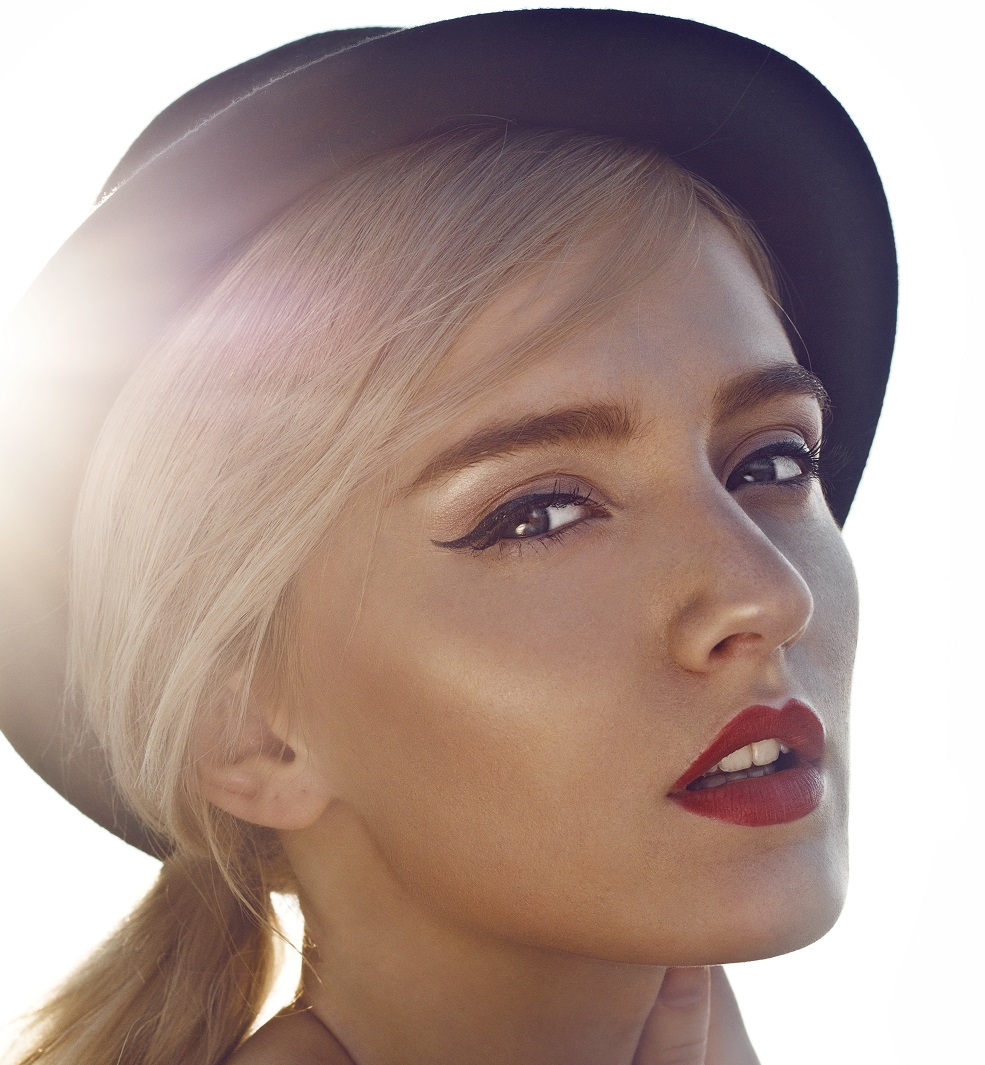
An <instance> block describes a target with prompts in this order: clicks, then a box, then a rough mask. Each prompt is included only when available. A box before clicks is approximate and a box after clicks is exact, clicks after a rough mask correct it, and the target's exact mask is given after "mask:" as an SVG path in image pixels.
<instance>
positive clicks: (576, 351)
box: [450, 219, 795, 419]
mask: <svg viewBox="0 0 985 1065" xmlns="http://www.w3.org/2000/svg"><path fill="white" fill-rule="evenodd" d="M581 269H583V267H582V266H580V265H578V264H575V265H573V266H572V267H571V268H570V269H569V270H568V271H567V272H566V271H563V270H562V271H560V272H559V274H558V277H557V279H556V284H557V287H556V289H554V290H548V291H544V289H543V286H542V285H539V286H538V287H536V288H535V286H534V283H533V282H529V283H526V284H522V285H518V286H517V287H516V288H515V289H514V290H511V291H509V292H507V293H506V294H505V295H504V296H503V297H501V298H500V299H499V300H498V301H497V302H496V303H495V304H494V305H492V306H491V307H489V308H488V309H487V310H486V311H485V312H484V313H483V314H481V315H480V316H479V318H478V319H477V320H476V321H475V322H474V323H473V325H472V326H471V327H470V329H469V330H468V332H467V333H466V335H465V336H464V338H463V339H462V341H461V342H460V343H459V344H458V345H457V347H456V350H455V351H454V352H453V353H452V356H451V360H450V361H451V363H452V364H453V365H455V366H456V368H457V370H458V371H459V372H464V373H468V370H469V368H470V367H472V368H473V369H476V370H478V368H479V367H481V366H482V365H483V363H484V362H486V361H488V360H490V359H492V358H494V357H495V353H496V352H497V351H499V350H502V349H503V347H505V346H508V345H511V344H516V343H518V342H519V341H520V339H521V338H522V337H523V336H524V335H531V334H535V333H536V332H537V331H538V330H539V329H542V328H543V326H544V324H545V322H549V320H550V318H551V315H552V312H553V311H554V309H555V306H556V304H557V303H558V302H559V301H560V300H561V299H562V298H563V297H565V296H567V294H568V293H567V292H564V290H565V288H566V287H567V286H571V287H576V286H577V284H578V281H579V274H578V272H579V271H580V270H581ZM794 363H795V359H794V355H793V352H792V349H791V347H790V343H789V341H788V339H787V336H786V333H785V331H784V329H783V327H782V325H781V323H780V320H779V317H778V312H777V310H776V308H775V307H774V305H773V302H772V300H771V299H770V297H769V296H768V295H767V294H766V292H765V291H764V289H763V286H762V285H761V283H760V281H759V279H758V277H757V275H756V273H755V271H754V270H753V269H752V267H751V266H750V265H749V263H748V261H747V259H746V258H745V256H744V255H743V253H742V251H741V249H740V248H739V247H738V245H737V244H736V243H735V241H734V240H733V239H732V238H731V237H730V235H729V234H728V232H727V231H726V230H725V229H724V228H723V227H722V226H721V225H719V224H718V223H715V222H712V221H711V220H708V219H705V220H703V221H702V224H701V226H700V228H699V229H698V230H697V231H696V232H695V233H694V234H693V235H692V237H691V238H690V239H689V240H688V241H687V243H686V244H685V245H684V246H683V247H682V248H681V249H680V251H679V253H678V254H677V255H675V256H674V257H673V259H672V260H671V261H669V262H667V263H665V264H664V265H663V266H662V267H661V268H660V269H659V270H658V271H657V272H656V273H655V274H653V275H652V276H651V277H649V278H648V279H646V280H645V281H644V282H643V283H642V285H640V286H639V287H638V288H636V289H634V290H633V291H632V292H631V293H630V294H627V295H626V297H625V298H623V299H621V300H620V301H618V302H617V303H616V304H615V305H614V306H613V307H612V308H611V309H610V310H609V311H608V312H607V313H605V314H604V315H602V316H601V318H600V319H599V320H598V321H596V322H595V323H594V324H593V325H592V326H591V328H589V329H588V330H586V331H585V332H584V333H582V334H581V335H579V336H575V337H573V338H569V339H568V340H566V341H565V342H564V343H562V344H560V345H559V346H558V347H557V348H556V349H552V350H550V351H549V352H548V353H547V354H544V355H543V356H540V357H534V358H533V359H531V360H530V361H529V363H528V364H526V365H525V366H524V367H523V368H522V369H521V370H520V371H519V372H518V373H517V374H516V375H515V376H513V377H512V378H511V379H510V380H508V381H506V382H504V383H503V384H502V386H501V387H498V388H496V389H495V390H493V391H492V392H491V393H490V394H487V395H484V396H483V397H481V398H480V399H479V400H478V402H477V403H476V405H475V415H476V417H487V416H492V417H501V416H514V417H515V416H516V414H517V413H518V412H522V411H525V410H529V411H531V412H536V411H537V410H540V409H550V408H551V407H557V406H558V405H561V404H563V405H569V404H578V403H590V402H597V401H598V400H600V399H608V400H616V401H620V402H622V403H624V404H626V405H628V406H631V407H633V408H638V409H641V410H642V411H643V412H647V411H650V412H652V414H653V415H655V416H658V417H659V416H661V415H662V416H663V417H665V418H666V417H668V416H669V415H670V414H671V413H672V414H673V415H675V416H680V415H683V414H686V415H687V417H689V418H692V419H693V418H698V419H703V418H705V417H706V416H708V415H709V413H710V411H711V410H712V409H713V407H714V404H715V398H716V396H717V395H720V393H721V390H722V388H723V387H725V386H726V385H727V383H728V382H729V381H730V380H732V379H734V378H737V377H741V376H742V375H744V374H748V373H751V372H754V371H757V370H763V369H769V368H772V367H776V366H785V365H791V364H794Z"/></svg>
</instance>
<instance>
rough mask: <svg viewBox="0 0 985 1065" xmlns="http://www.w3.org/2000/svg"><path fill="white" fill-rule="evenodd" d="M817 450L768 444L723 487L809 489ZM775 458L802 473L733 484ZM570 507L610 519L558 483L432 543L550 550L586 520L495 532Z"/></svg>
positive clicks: (585, 496) (583, 494)
mask: <svg viewBox="0 0 985 1065" xmlns="http://www.w3.org/2000/svg"><path fill="white" fill-rule="evenodd" d="M820 450H821V445H820V443H818V444H816V445H815V446H814V447H808V446H807V444H805V443H804V442H803V441H801V440H791V439H788V440H779V441H777V442H776V443H773V444H767V445H766V446H765V447H761V448H759V449H757V450H756V451H754V452H752V453H751V454H749V455H747V456H746V457H745V458H744V459H743V460H742V462H741V463H739V465H738V466H736V467H735V469H734V470H732V472H731V473H730V474H729V476H728V477H727V478H726V481H725V487H726V488H727V489H728V491H730V492H734V491H736V490H737V489H739V488H742V487H745V486H746V485H749V486H756V485H760V486H761V485H764V484H765V485H769V486H770V487H782V488H804V487H806V486H809V485H810V483H811V482H813V481H815V480H816V479H817V477H818V468H819V455H820ZM778 458H792V459H795V460H796V461H797V462H799V463H800V465H801V473H799V474H798V475H797V476H795V477H786V478H784V479H782V480H775V481H747V482H739V483H734V478H735V477H736V475H737V474H740V473H741V472H742V470H744V469H747V468H748V467H749V466H750V465H751V464H752V463H754V462H758V461H761V460H763V459H778ZM570 506H584V507H590V508H591V510H592V511H593V513H592V514H591V515H590V516H591V517H600V518H605V517H608V516H609V513H608V511H607V510H606V509H605V508H604V507H603V506H602V505H601V504H600V503H597V502H596V501H595V499H594V497H593V496H592V493H591V489H589V490H588V491H578V490H574V491H572V490H570V489H563V488H562V487H561V483H560V481H555V482H554V487H553V488H552V489H551V491H550V492H532V493H530V494H529V495H524V496H518V497H517V498H516V499H511V500H508V501H507V502H506V503H502V504H501V505H500V506H498V507H496V509H495V510H493V511H492V512H491V513H490V514H488V515H486V517H484V518H483V519H482V520H481V521H480V522H479V524H478V525H476V527H475V528H474V529H472V530H471V532H468V533H466V534H465V536H462V537H460V538H459V539H457V540H448V541H441V540H433V541H432V543H434V544H435V545H436V546H437V547H448V548H451V549H453V550H469V551H471V552H472V553H473V554H480V553H481V552H483V551H486V550H488V549H489V548H490V547H496V546H498V547H499V549H500V550H501V551H504V550H516V551H522V550H523V549H524V548H525V547H527V546H533V545H536V546H539V547H545V548H546V547H550V546H551V545H552V544H555V543H557V542H558V541H560V540H561V539H563V538H564V536H565V535H567V533H569V532H570V531H571V530H572V529H574V528H576V527H577V526H579V525H581V524H582V523H583V522H584V521H585V520H587V519H585V518H581V519H578V520H577V521H572V522H569V523H567V524H565V525H562V526H561V527H560V528H559V529H554V530H550V531H547V532H544V533H542V534H539V535H535V536H529V537H519V536H504V535H497V533H500V534H501V533H502V532H503V531H504V527H505V528H506V529H508V528H510V527H512V528H513V529H516V528H518V527H519V526H520V525H522V524H524V522H523V518H524V516H529V515H530V512H531V511H533V510H551V509H553V508H560V507H570Z"/></svg>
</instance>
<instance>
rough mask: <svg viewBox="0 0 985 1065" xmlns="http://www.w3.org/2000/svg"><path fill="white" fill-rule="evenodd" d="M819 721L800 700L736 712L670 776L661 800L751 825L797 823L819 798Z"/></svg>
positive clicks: (821, 784) (821, 728)
mask: <svg viewBox="0 0 985 1065" xmlns="http://www.w3.org/2000/svg"><path fill="white" fill-rule="evenodd" d="M823 755H824V726H823V725H822V724H821V721H820V719H819V718H818V716H817V715H816V714H815V713H814V711H813V710H811V708H810V707H809V706H807V705H806V704H805V703H802V702H799V701H798V700H796V699H790V700H789V701H788V702H787V703H785V704H784V706H783V707H782V708H781V709H779V710H777V709H776V708H774V707H771V706H750V707H747V708H746V709H745V710H743V711H741V713H739V714H737V715H736V716H735V717H734V718H733V719H732V720H731V721H730V722H729V723H728V724H727V725H726V726H725V728H723V729H722V731H721V732H720V733H719V734H718V735H717V736H716V737H715V739H714V740H712V742H711V744H710V745H709V746H708V748H707V749H706V750H705V751H704V752H703V753H702V754H700V755H699V756H698V757H697V758H696V759H695V761H694V762H693V763H692V764H691V765H690V766H689V767H688V769H687V770H686V771H685V772H684V773H683V775H682V776H681V777H680V778H679V779H678V780H677V782H676V783H675V784H674V786H673V788H672V789H671V791H670V793H669V794H668V796H667V797H668V798H669V799H671V800H672V801H673V802H675V803H677V804H678V805H679V806H682V807H683V808H684V809H685V810H688V811H690V812H691V813H695V814H698V815H700V816H701V817H710V818H714V819H715V820H718V821H725V822H728V823H729V824H734V825H744V826H747V827H758V826H763V825H778V824H784V823H786V822H788V821H797V820H799V819H800V818H802V817H806V816H807V815H808V814H809V813H811V812H812V811H814V810H815V809H816V808H817V807H818V806H819V805H820V803H821V800H822V798H823V797H824V772H823V769H822V765H821V763H822V759H823Z"/></svg>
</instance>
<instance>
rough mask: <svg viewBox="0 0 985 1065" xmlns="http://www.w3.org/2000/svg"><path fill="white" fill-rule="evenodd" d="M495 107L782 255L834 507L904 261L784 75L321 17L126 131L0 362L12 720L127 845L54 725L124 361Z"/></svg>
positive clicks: (639, 22) (644, 25)
mask: <svg viewBox="0 0 985 1065" xmlns="http://www.w3.org/2000/svg"><path fill="white" fill-rule="evenodd" d="M490 117H492V118H496V119H501V120H505V121H508V122H516V123H520V124H524V125H534V126H544V127H558V128H564V129H572V130H580V131H584V132H590V133H598V134H605V135H613V136H618V137H623V138H627V139H630V140H634V141H639V142H643V143H647V144H652V145H655V146H657V147H659V148H660V149H661V150H662V151H663V152H665V153H666V154H668V155H670V156H671V157H673V158H674V159H676V160H677V161H678V162H680V163H681V164H682V165H683V166H685V167H686V168H688V169H689V170H691V171H693V172H695V173H697V174H699V175H701V176H702V177H704V178H706V179H707V180H709V181H710V182H711V183H712V184H713V185H715V186H716V187H718V188H719V189H720V190H721V191H722V192H724V193H725V194H726V195H727V196H728V197H729V198H730V199H731V200H732V201H733V202H735V203H736V204H737V205H738V206H739V207H740V208H741V209H742V211H743V212H744V213H745V214H746V215H747V217H748V218H749V219H750V220H751V221H752V222H753V223H754V225H755V226H756V227H757V228H758V229H759V231H760V233H761V234H762V235H763V237H764V239H765V241H766V243H767V245H768V246H769V248H770V249H771V251H772V253H773V255H774V257H775V260H776V264H777V266H778V269H779V274H780V281H781V286H782V289H783V295H784V305H785V309H786V311H787V313H788V314H789V315H790V318H791V320H792V324H793V329H792V334H793V336H794V338H795V347H796V354H797V357H798V358H799V359H800V360H801V361H802V362H803V363H805V364H806V365H809V366H810V368H811V369H812V370H813V371H814V372H815V373H816V374H817V375H818V376H819V377H820V378H821V380H822V381H823V382H824V385H825V387H826V388H827V390H828V393H829V394H830V396H831V400H832V415H831V419H830V424H829V425H828V427H827V429H826V448H827V453H828V454H833V455H835V456H836V461H837V466H836V467H830V468H828V469H826V470H824V471H822V472H823V477H824V484H825V491H826V493H827V498H828V501H829V504H830V506H831V509H832V512H833V513H834V515H835V518H836V520H837V521H838V522H839V523H843V522H844V520H845V517H846V515H847V513H848V510H849V507H850V505H851V501H852V499H853V497H854V494H855V491H856V488H857V486H858V483H859V479H860V478H861V475H862V470H863V468H864V465H865V460H866V458H867V456H868V452H869V447H870V445H871V442H872V438H873V434H874V432H875V426H876V422H877V420H878V416H879V410H880V407H881V404H882V397H883V394H884V391H885V386H886V379H887V376H888V371H889V362H890V357H891V353H892V346H893V338H894V333H895V321H896V299H897V284H896V258H895V248H894V243H893V235H892V228H891V224H890V219H889V212H888V209H887V205H886V201H885V197H884V194H883V191H882V186H881V183H880V181H879V177H878V174H877V172H876V168H875V165H874V163H873V161H872V158H871V156H870V154H869V152H868V149H867V148H866V145H865V143H864V141H863V140H862V138H861V136H860V134H859V133H858V131H857V130H856V128H855V126H854V124H853V123H852V121H851V119H850V118H849V117H848V116H847V115H846V114H845V112H844V110H843V109H842V108H841V106H840V105H839V104H838V102H837V101H836V100H835V99H834V98H833V97H832V96H831V94H830V93H829V92H828V91H827V90H826V89H825V88H824V87H823V86H822V85H821V84H820V83H819V82H818V81H817V80H816V79H815V78H814V77H812V76H811V75H810V74H809V73H808V72H807V71H805V70H804V69H803V68H802V67H800V66H798V65H797V64H796V63H794V62H792V61H791V60H789V59H787V58H786V57H785V56H782V55H780V54H779V53H777V52H775V51H773V50H772V49H769V48H767V47H765V46H763V45H760V44H757V43H755V42H753V41H749V40H747V39H745V38H743V37H739V36H736V35H734V34H731V33H727V32H725V31H722V30H718V29H714V28H712V27H709V26H705V25H702V24H699V23H694V22H688V21H683V20H680V19H672V18H666V17H662V16H657V15H647V14H636V13H628V12H618V11H595V10H583V9H577V10H544V11H519V12H504V13H497V14H486V15H475V16H469V17H466V18H460V19H454V20H451V21H447V22H440V23H435V24H432V25H428V26H422V27H417V28H414V29H407V30H380V29H377V30H365V31H355V30H346V31H336V32H334V33H326V34H321V35H317V36H314V37H309V38H306V39H304V40H303V41H299V42H295V43H294V44H292V45H288V46H285V47H284V48H281V49H277V50H275V51H274V52H271V53H268V54H267V55H265V56H261V57H260V58H258V59H255V60H251V61H250V62H248V63H245V64H242V65H241V66H239V67H236V68H234V69H233V70H231V71H227V72H226V73H224V74H221V75H219V76H218V77H216V78H213V79H211V80H210V81H208V82H205V83H204V84H203V85H201V86H199V87H198V88H197V89H195V90H193V91H192V92H191V93H189V94H187V95H186V96H184V97H182V98H181V99H180V100H178V101H177V102H176V103H175V104H173V105H172V106H171V107H170V108H168V110H167V111H165V112H164V113H163V114H162V115H161V116H159V117H158V118H157V119H155V121H154V122H153V123H152V124H151V125H150V126H149V127H148V129H147V130H146V131H145V132H144V133H143V134H142V135H141V137H140V138H139V139H138V140H137V141H136V142H135V144H134V145H133V147H132V148H131V150H130V152H128V154H127V156H126V157H125V158H124V160H123V161H122V162H121V164H120V165H119V166H118V167H117V169H116V171H115V172H114V174H113V176H112V177H111V179H110V182H109V184H108V186H107V194H106V196H105V198H104V199H103V200H102V202H101V203H100V204H99V206H98V207H97V209H96V210H95V211H94V212H93V213H92V215H90V217H89V218H88V219H87V220H86V222H85V223H84V224H83V225H82V226H81V227H80V228H79V229H78V230H77V231H76V233H75V234H74V235H73V236H72V237H71V238H70V239H69V240H68V241H67V242H66V244H65V245H64V246H63V248H62V249H61V250H60V251H59V253H58V254H57V255H56V256H55V258H54V259H53V260H52V261H51V263H49V265H48V266H47V267H46V269H45V271H44V272H43V273H42V275H41V276H40V277H39V279H38V280H37V281H36V282H35V284H34V286H33V287H32V289H31V290H30V292H29V293H28V295H27V297H26V298H25V300H24V301H23V302H22V304H21V305H20V307H19V308H18V310H17V311H16V312H15V316H14V322H13V326H14V333H15V336H16V347H15V349H14V355H15V356H16V361H12V362H11V363H10V364H9V365H8V366H7V367H6V371H5V372H6V375H7V377H8V382H7V386H6V387H7V394H6V399H7V400H8V402H9V404H10V410H8V411H7V412H6V413H7V414H8V415H9V416H8V417H7V418H6V424H5V426H4V430H3V431H4V434H5V437H6V439H4V441H3V445H4V454H3V457H4V462H5V464H6V469H7V473H6V474H5V478H6V480H7V482H8V483H7V485H6V486H5V494H7V496H8V499H7V500H5V503H7V504H8V505H9V506H10V507H11V511H10V515H11V517H10V520H16V521H17V522H19V523H24V525H25V527H26V528H29V529H30V535H29V536H22V537H21V540H22V541H23V542H21V543H20V544H18V545H16V546H14V547H13V548H11V550H10V551H9V552H7V551H5V555H6V556H7V557H5V559H4V561H3V563H2V565H3V574H4V576H3V581H4V584H5V585H9V592H10V594H9V595H6V597H5V603H4V605H3V606H2V607H0V609H2V610H3V612H4V614H5V615H6V616H4V617H2V618H0V622H2V624H0V631H3V632H5V633H8V634H10V633H13V634H14V635H13V636H11V637H10V638H9V639H8V638H7V637H5V638H4V647H3V651H2V654H3V659H4V662H3V665H4V667H5V678H4V679H5V689H4V692H3V694H2V695H0V700H2V701H0V714H2V719H3V726H4V730H5V732H7V734H8V736H9V737H10V739H11V741H12V742H13V744H14V746H15V747H16V748H17V749H18V750H19V751H20V753H21V754H22V755H23V756H24V757H25V758H26V760H27V761H28V762H29V763H31V764H32V765H33V766H34V767H35V768H36V769H37V770H38V771H39V772H40V773H41V774H42V775H43V776H44V777H45V778H46V779H47V780H49V782H51V783H52V784H53V785H54V786H55V787H56V788H58V790H59V791H61V792H62V794H64V795H65V796H66V797H67V798H68V799H69V800H70V801H72V802H73V803H74V804H75V805H76V806H78V807H79V808H80V809H82V810H83V811H84V812H85V813H87V814H89V816H91V817H93V818H94V819H95V820H97V821H98V822H99V823H101V824H103V825H104V826H106V827H107V828H109V829H110V830H111V831H113V832H115V833H117V834H118V835H121V836H122V837H123V838H125V839H128V840H129V841H130V842H133V843H135V844H136V845H138V846H141V847H142V848H144V849H148V850H159V849H160V848H159V844H158V843H156V842H155V841H154V840H152V839H151V838H150V837H149V836H148V834H147V833H146V831H145V830H144V828H143V826H141V825H140V823H139V822H138V821H137V820H136V819H135V818H133V816H132V815H130V814H129V813H128V812H127V810H126V808H125V806H124V805H123V804H122V803H121V802H119V801H118V799H117V798H116V795H115V792H114V790H113V787H112V784H111V782H110V777H109V773H108V771H107V769H106V766H105V760H104V758H103V756H102V753H101V752H100V750H99V748H98V745H97V744H96V743H95V741H94V740H93V739H92V737H91V736H90V735H89V734H88V733H87V732H86V731H85V730H84V728H80V727H79V726H78V723H77V722H76V721H75V720H74V719H70V720H68V721H65V720H63V717H62V705H63V690H64V639H65V624H64V617H65V612H64V600H65V573H66V569H67V567H66V553H67V545H68V541H69V536H70V529H71V520H72V513H73V509H74V505H75V501H76V498H77V495H78V488H79V485H80V483H81V479H82V476H83V473H84V469H85V465H86V462H87V459H88V455H89V453H90V451H91V447H92V444H93V442H94V440H95V436H96V434H97V433H98V429H99V426H100V424H101V423H102V421H103V419H104V417H105V415H106V413H107V412H108V410H109V407H110V406H111V405H112V403H113V400H114V399H115V397H116V395H117V394H118V392H119V390H120V388H121V387H122V384H123V382H124V381H125V380H126V379H127V377H128V376H129V374H130V373H131V372H132V370H133V368H134V366H135V364H136V362H137V361H138V360H139V358H140V356H141V355H142V354H143V353H144V352H145V351H146V350H147V349H148V347H149V346H150V345H151V344H152V343H153V342H154V341H155V340H156V339H157V338H158V337H159V336H160V335H161V334H162V333H163V332H164V330H165V329H166V327H167V325H168V323H169V321H170V320H171V319H172V318H173V317H174V315H175V314H176V313H177V312H178V311H179V310H180V308H181V307H182V306H183V305H184V304H185V302H186V301H187V300H188V298H189V297H190V296H191V294H193V293H194V292H195V291H196V290H197V289H198V288H199V286H200V285H201V283H202V281H203V279H204V278H205V277H207V276H208V275H209V273H210V272H211V271H212V270H213V269H214V268H215V266H216V264H217V262H219V261H221V260H222V259H223V258H224V257H226V256H228V254H229V252H230V250H231V249H233V248H235V247H236V246H237V245H239V244H240V243H241V242H242V241H243V240H244V239H245V238H247V237H248V236H249V235H250V234H251V233H253V232H254V231H255V230H256V229H257V228H259V227H260V226H261V225H262V224H264V223H265V222H266V221H267V220H269V219H270V218H272V217H274V216H275V215H276V214H277V213H278V212H279V211H281V210H282V209H283V208H284V207H286V206H287V205H288V204H289V203H291V202H293V201H294V200H295V199H297V198H298V197H299V196H301V195H303V194H304V193H305V192H306V191H308V190H309V189H310V188H312V187H314V186H315V185H316V184H318V183H320V182H322V181H324V180H327V179H330V178H331V177H332V176H333V175H335V174H338V173H341V172H343V171H345V170H346V169H347V168H348V167H350V166H352V165H353V163H355V162H358V161H359V160H361V159H364V158H366V157H368V156H370V155H372V154H375V153H377V152H379V151H383V150H386V149H388V148H393V147H396V146H399V145H401V144H404V143H407V142H409V141H412V140H415V139H418V138H420V137H422V136H425V135H427V134H428V133H431V132H433V131H434V130H436V129H440V128H443V127H445V126H447V125H448V124H450V123H453V122H463V123H464V122H468V121H470V120H474V119H476V118H478V119H481V120H488V119H489V118H490ZM260 131H262V135H259V133H260ZM53 426H56V427H57V429H58V432H57V433H52V432H51V429H52V427H53Z"/></svg>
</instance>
